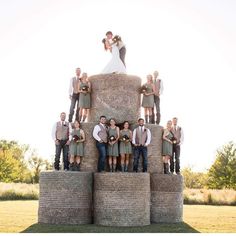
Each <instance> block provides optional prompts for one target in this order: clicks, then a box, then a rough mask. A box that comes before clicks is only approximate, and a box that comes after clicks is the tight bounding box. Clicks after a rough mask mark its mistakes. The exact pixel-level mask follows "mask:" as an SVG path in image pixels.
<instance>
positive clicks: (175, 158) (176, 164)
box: [170, 117, 184, 175]
mask: <svg viewBox="0 0 236 236" xmlns="http://www.w3.org/2000/svg"><path fill="white" fill-rule="evenodd" d="M177 122H178V118H177V117H174V118H173V119H172V124H173V125H172V128H171V132H172V133H173V134H174V137H175V139H176V144H174V145H173V155H172V156H171V158H170V172H171V173H172V174H173V173H174V170H175V172H176V174H177V175H179V174H180V159H179V157H180V145H181V144H183V142H184V132H183V129H182V128H181V127H179V126H178V125H177Z"/></svg>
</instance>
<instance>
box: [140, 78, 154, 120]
mask: <svg viewBox="0 0 236 236" xmlns="http://www.w3.org/2000/svg"><path fill="white" fill-rule="evenodd" d="M142 87H144V88H145V90H144V91H143V100H142V107H144V115H145V122H146V123H151V121H152V108H153V107H154V91H155V86H154V84H153V80H152V75H147V82H146V83H145V84H144V85H143V86H142Z"/></svg>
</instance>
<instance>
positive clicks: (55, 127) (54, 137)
mask: <svg viewBox="0 0 236 236" xmlns="http://www.w3.org/2000/svg"><path fill="white" fill-rule="evenodd" d="M56 129H57V123H55V124H54V125H53V127H52V139H53V140H54V141H55V140H56V139H57V138H56Z"/></svg>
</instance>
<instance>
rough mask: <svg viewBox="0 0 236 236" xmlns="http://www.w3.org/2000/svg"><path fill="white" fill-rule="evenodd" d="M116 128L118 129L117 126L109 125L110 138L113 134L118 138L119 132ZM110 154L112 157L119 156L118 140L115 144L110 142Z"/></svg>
mask: <svg viewBox="0 0 236 236" xmlns="http://www.w3.org/2000/svg"><path fill="white" fill-rule="evenodd" d="M116 129H117V127H115V129H112V128H111V127H109V129H108V138H109V137H110V136H112V135H113V136H114V137H115V138H117V136H118V134H117V131H116ZM108 156H112V157H118V156H119V149H118V142H116V143H115V144H113V145H110V144H109V143H108Z"/></svg>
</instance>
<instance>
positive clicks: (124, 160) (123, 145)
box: [120, 121, 132, 172]
mask: <svg viewBox="0 0 236 236" xmlns="http://www.w3.org/2000/svg"><path fill="white" fill-rule="evenodd" d="M131 141H132V131H131V130H130V129H129V122H128V121H125V122H124V124H123V129H122V130H121V131H120V156H121V171H122V172H128V167H129V158H130V154H132V146H131Z"/></svg>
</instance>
